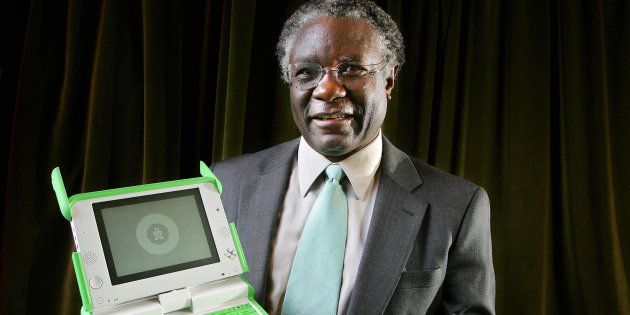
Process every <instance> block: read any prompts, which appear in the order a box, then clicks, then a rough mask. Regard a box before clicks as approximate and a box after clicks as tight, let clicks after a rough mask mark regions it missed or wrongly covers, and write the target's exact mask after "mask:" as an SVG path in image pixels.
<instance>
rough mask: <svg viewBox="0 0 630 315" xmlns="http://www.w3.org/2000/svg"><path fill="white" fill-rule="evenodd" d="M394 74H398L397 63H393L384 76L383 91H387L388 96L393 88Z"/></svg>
mask: <svg viewBox="0 0 630 315" xmlns="http://www.w3.org/2000/svg"><path fill="white" fill-rule="evenodd" d="M396 76H398V65H395V66H394V67H393V68H392V69H391V70H390V71H389V72H388V73H387V77H386V78H385V80H386V84H385V92H386V93H387V97H388V98H389V97H390V96H391V94H392V90H393V89H394V81H396Z"/></svg>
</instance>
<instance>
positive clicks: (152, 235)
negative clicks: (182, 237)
mask: <svg viewBox="0 0 630 315" xmlns="http://www.w3.org/2000/svg"><path fill="white" fill-rule="evenodd" d="M136 239H137V240H138V243H139V244H140V246H141V247H142V249H144V250H145V251H147V252H149V253H151V254H154V255H164V254H168V253H170V252H171V251H172V250H173V249H175V247H177V244H178V242H179V229H178V228H177V224H175V221H173V220H172V219H171V218H169V217H168V216H165V215H163V214H160V213H152V214H149V215H147V216H145V217H143V218H142V219H141V220H140V222H138V225H137V227H136Z"/></svg>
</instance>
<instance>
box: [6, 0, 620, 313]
mask: <svg viewBox="0 0 630 315" xmlns="http://www.w3.org/2000/svg"><path fill="white" fill-rule="evenodd" d="M302 2H303V1H299V0H291V1H289V0H287V1H275V2H256V1H244V0H233V1H202V0H193V1H174V2H168V3H162V2H156V1H146V0H143V1H123V0H101V1H66V2H57V3H55V4H54V5H53V4H50V3H47V2H45V1H42V0H32V1H31V2H30V3H28V5H29V7H28V15H25V14H15V15H14V16H12V17H11V18H12V19H11V20H10V21H11V23H13V24H15V25H16V29H22V30H24V34H23V37H22V38H21V41H14V43H15V44H14V46H11V47H9V49H10V50H9V51H14V52H19V54H18V53H15V54H14V55H13V56H18V55H19V56H20V58H19V67H18V66H17V65H8V64H7V62H8V61H9V60H10V59H9V58H8V57H7V58H5V60H0V61H1V62H2V64H1V65H0V67H1V68H0V70H2V71H1V72H0V79H2V80H3V81H2V82H7V81H6V80H7V79H9V80H13V81H12V82H14V83H12V84H9V85H5V87H6V86H13V87H14V89H15V91H14V92H13V94H12V95H14V97H13V96H12V97H11V102H10V103H9V104H8V105H7V106H8V109H7V110H6V111H3V113H5V112H6V113H13V116H12V121H11V124H10V126H11V128H12V129H11V133H10V135H7V136H6V138H7V139H8V138H10V139H11V143H10V146H9V154H8V161H7V165H3V166H2V167H5V169H6V179H5V181H4V182H3V184H2V186H0V188H2V187H5V188H6V189H5V191H3V192H2V193H3V195H4V212H3V214H2V221H1V224H2V226H1V231H2V236H1V237H2V238H1V245H2V258H1V274H0V284H1V293H0V313H3V314H29V313H42V312H45V313H52V314H74V313H77V312H78V311H79V308H80V298H79V293H78V290H77V287H76V280H75V278H74V271H73V268H72V263H71V261H70V254H71V252H72V251H73V250H74V249H73V246H72V236H71V234H70V229H69V228H68V225H67V222H66V221H65V220H64V219H63V218H62V216H61V215H60V214H59V212H58V207H57V204H56V200H55V199H54V198H55V197H54V194H53V192H52V188H51V186H50V177H49V174H50V171H51V170H52V168H53V167H55V166H60V167H61V170H62V174H63V176H64V180H65V183H66V187H67V189H68V193H69V194H70V195H72V194H76V193H80V192H84V191H93V190H100V189H106V188H115V187H122V186H128V185H137V184H141V183H149V182H156V181H162V180H170V179H177V178H187V177H194V176H198V174H197V172H198V161H199V160H204V161H206V162H208V163H210V162H213V161H218V160H222V159H226V158H230V157H234V156H237V155H240V154H242V153H250V152H255V151H258V150H261V149H264V148H266V147H269V146H271V145H274V144H277V143H280V142H283V141H286V140H289V139H292V138H294V137H296V136H298V135H299V133H298V131H297V129H296V128H295V126H294V124H293V119H292V115H291V110H290V107H289V99H288V89H287V86H286V85H285V84H284V83H283V82H282V81H281V79H280V75H279V69H278V66H277V62H276V60H275V56H274V53H275V45H276V42H277V38H278V35H279V33H280V29H281V27H282V24H283V22H284V20H286V18H287V17H288V16H289V15H290V14H291V13H292V12H293V11H294V10H295V9H296V8H297V7H298V6H299V5H300V4H301V3H302ZM377 3H378V4H379V5H381V6H382V7H383V8H384V9H385V10H386V11H388V12H389V13H390V14H391V15H392V17H393V18H394V20H395V21H396V22H397V23H398V24H399V27H400V29H401V31H402V33H403V36H404V37H405V44H406V59H407V62H406V64H405V65H404V66H403V67H402V70H401V72H400V74H399V76H398V78H397V80H396V87H395V89H394V93H393V99H392V101H391V102H390V103H389V104H388V115H387V118H386V121H385V124H384V126H383V133H384V134H385V135H386V136H387V137H388V138H389V139H390V140H391V141H392V142H394V143H395V144H396V145H397V146H398V147H400V148H401V149H402V150H404V151H405V152H407V153H409V154H411V155H413V156H415V157H418V158H420V159H422V160H425V161H427V162H429V163H430V164H433V165H436V166H438V167H439V168H441V169H443V170H445V171H448V172H450V173H453V174H456V175H458V176H462V177H464V178H467V179H469V180H471V181H473V182H475V183H478V184H480V185H481V186H483V187H485V188H486V190H487V191H488V194H489V196H490V198H491V204H492V233H493V251H494V265H495V270H496V277H497V311H498V313H500V314H502V313H517V314H564V313H587V314H594V313H595V314H598V313H605V314H607V313H611V314H630V289H629V283H630V230H629V229H627V228H625V226H626V225H628V223H630V211H628V209H630V194H628V192H629V191H630V163H628V162H630V160H628V156H629V155H630V148H629V146H628V140H630V127H628V126H630V101H629V99H630V92H629V91H630V59H629V57H628V56H630V2H628V1H625V0H616V1H586V0H582V1H577V2H576V1H568V0H553V1H545V0H515V1H509V2H501V1H491V0H479V1H459V0H447V1H428V0H423V1H403V0H387V1H385V0H382V1H377ZM0 6H2V5H0ZM5 6H7V7H9V6H8V5H5ZM14 7H15V6H11V7H10V8H14ZM2 8H4V6H2ZM18 42H19V44H18ZM22 42H23V45H22ZM14 68H15V69H17V68H19V69H18V70H15V71H12V69H14ZM3 91H4V90H3ZM2 99H3V100H4V99H8V97H4V96H3V98H2ZM3 121H4V120H3ZM225 193H229V192H225ZM33 306H38V307H37V308H34V307H33Z"/></svg>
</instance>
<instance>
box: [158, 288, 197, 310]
mask: <svg viewBox="0 0 630 315" xmlns="http://www.w3.org/2000/svg"><path fill="white" fill-rule="evenodd" d="M158 302H159V303H160V306H161V307H162V312H163V313H168V312H173V311H177V310H181V309H184V308H189V307H190V306H191V305H192V298H191V296H190V291H189V290H188V289H187V288H183V289H178V290H173V291H171V292H166V293H162V294H160V295H158Z"/></svg>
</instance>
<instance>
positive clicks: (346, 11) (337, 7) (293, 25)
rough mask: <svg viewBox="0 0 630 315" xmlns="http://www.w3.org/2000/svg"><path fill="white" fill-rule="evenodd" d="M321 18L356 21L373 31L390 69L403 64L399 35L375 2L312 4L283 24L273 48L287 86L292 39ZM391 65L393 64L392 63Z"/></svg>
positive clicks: (322, 1) (316, 0)
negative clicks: (341, 18)
mask: <svg viewBox="0 0 630 315" xmlns="http://www.w3.org/2000/svg"><path fill="white" fill-rule="evenodd" d="M324 16H333V17H334V16H338V17H349V18H356V19H360V20H363V21H365V22H367V23H368V24H370V25H372V27H374V30H376V33H377V34H378V37H379V46H380V48H381V51H382V52H383V54H384V57H385V60H386V61H387V62H388V63H389V65H390V66H393V65H398V66H399V68H400V66H402V64H403V63H405V51H404V48H405V44H404V42H403V37H402V34H400V30H399V29H398V26H397V25H396V23H395V22H394V21H393V20H392V18H391V17H390V16H389V14H387V13H385V11H383V9H381V8H379V7H378V6H377V5H376V4H375V3H374V2H372V1H367V0H314V1H309V2H307V3H305V4H303V5H302V6H301V7H300V8H299V9H297V11H295V13H293V15H291V17H290V18H289V19H288V20H287V21H286V22H285V23H284V27H283V28H282V33H280V39H279V40H278V45H277V46H276V55H277V56H278V62H279V63H280V70H281V71H282V79H283V80H284V81H285V82H287V83H290V82H291V78H290V75H289V54H290V53H291V48H292V47H293V41H294V40H295V35H296V34H297V32H298V31H299V30H300V28H302V26H304V25H305V24H307V23H309V22H311V21H313V20H316V19H318V18H321V17H324ZM392 61H393V62H392Z"/></svg>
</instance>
